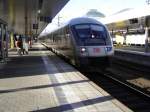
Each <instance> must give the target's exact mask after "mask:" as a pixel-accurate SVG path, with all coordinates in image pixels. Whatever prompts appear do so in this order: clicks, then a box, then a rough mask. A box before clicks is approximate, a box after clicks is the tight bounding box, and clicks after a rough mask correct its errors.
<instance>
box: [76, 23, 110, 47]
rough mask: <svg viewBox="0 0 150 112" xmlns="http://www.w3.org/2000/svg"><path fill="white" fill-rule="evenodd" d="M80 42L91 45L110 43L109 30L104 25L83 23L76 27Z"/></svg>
mask: <svg viewBox="0 0 150 112" xmlns="http://www.w3.org/2000/svg"><path fill="white" fill-rule="evenodd" d="M74 29H75V32H76V35H77V37H78V39H77V40H78V43H79V44H80V45H81V44H84V45H87V46H90V45H110V44H111V42H110V38H109V36H108V33H107V30H106V29H105V27H104V26H102V25H93V24H83V25H76V26H75V27H74Z"/></svg>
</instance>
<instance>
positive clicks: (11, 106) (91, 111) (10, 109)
mask: <svg viewBox="0 0 150 112" xmlns="http://www.w3.org/2000/svg"><path fill="white" fill-rule="evenodd" d="M27 111H30V112H31V111H33V112H34V111H37V112H62V111H65V112H131V110H130V109H128V108H127V107H126V106H124V105H123V104H122V103H120V102H119V101H118V100H116V99H114V98H113V97H112V96H111V95H110V94H108V93H107V92H105V91H104V90H103V89H102V88H100V87H98V86H97V85H96V84H94V83H93V82H92V81H90V80H89V79H88V78H87V77H85V76H83V75H82V74H81V73H80V72H79V71H77V70H76V69H75V68H73V67H72V66H70V65H69V64H67V63H65V62H64V61H63V60H61V59H60V58H58V57H57V56H56V55H55V54H53V53H52V52H50V51H47V50H46V49H45V48H44V47H43V46H42V45H40V44H38V43H37V44H34V45H33V48H32V49H30V51H29V55H23V56H18V55H17V53H16V51H15V50H12V51H10V52H9V58H8V59H7V63H1V64H0V112H27Z"/></svg>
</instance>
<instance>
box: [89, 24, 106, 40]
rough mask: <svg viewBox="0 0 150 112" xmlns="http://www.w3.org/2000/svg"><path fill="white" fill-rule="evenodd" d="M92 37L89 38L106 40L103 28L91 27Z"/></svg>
mask: <svg viewBox="0 0 150 112" xmlns="http://www.w3.org/2000/svg"><path fill="white" fill-rule="evenodd" d="M91 31H92V36H91V38H103V39H104V38H106V37H107V35H106V31H105V29H104V27H102V26H98V25H91Z"/></svg>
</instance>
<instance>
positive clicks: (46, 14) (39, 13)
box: [0, 0, 69, 34]
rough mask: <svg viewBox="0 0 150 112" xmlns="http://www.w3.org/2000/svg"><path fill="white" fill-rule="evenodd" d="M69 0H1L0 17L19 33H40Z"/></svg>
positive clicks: (10, 28)
mask: <svg viewBox="0 0 150 112" xmlns="http://www.w3.org/2000/svg"><path fill="white" fill-rule="evenodd" d="M68 1H69V0H0V19H1V20H4V21H5V22H6V23H7V24H8V29H9V30H10V31H13V32H14V33H18V34H25V33H26V34H35V33H36V29H33V24H34V26H35V28H36V24H37V23H38V30H37V33H40V32H41V31H42V30H43V29H44V28H45V27H46V25H47V24H48V23H49V22H50V21H51V19H52V18H54V17H55V16H56V14H57V13H58V12H59V11H60V10H61V9H62V8H63V7H64V6H65V4H66V3H67V2H68Z"/></svg>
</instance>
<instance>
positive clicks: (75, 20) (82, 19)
mask: <svg viewBox="0 0 150 112" xmlns="http://www.w3.org/2000/svg"><path fill="white" fill-rule="evenodd" d="M86 23H93V24H101V25H104V24H102V23H101V22H99V21H98V20H96V19H93V18H88V17H78V18H73V19H71V20H70V21H68V22H66V23H65V24H63V25H62V26H60V27H57V28H55V29H53V30H52V31H50V32H49V33H52V32H55V31H57V30H59V29H61V28H64V27H66V26H73V25H77V24H86ZM49 33H48V34H46V35H49ZM41 36H44V35H40V37H41Z"/></svg>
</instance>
